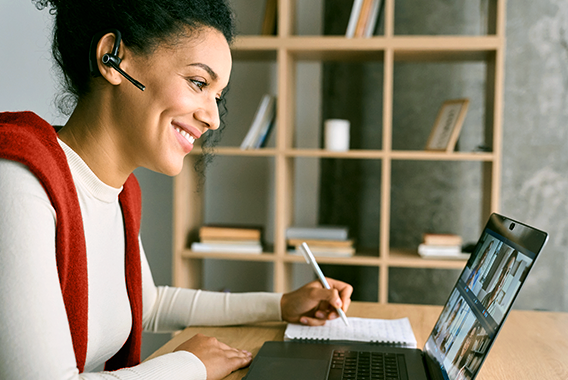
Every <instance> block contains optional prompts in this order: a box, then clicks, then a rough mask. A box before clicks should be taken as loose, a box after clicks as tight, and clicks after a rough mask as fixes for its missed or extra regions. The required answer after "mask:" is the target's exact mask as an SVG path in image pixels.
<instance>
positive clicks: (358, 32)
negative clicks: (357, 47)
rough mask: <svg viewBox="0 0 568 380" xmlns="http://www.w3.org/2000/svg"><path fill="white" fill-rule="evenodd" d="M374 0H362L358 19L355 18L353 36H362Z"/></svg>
mask: <svg viewBox="0 0 568 380" xmlns="http://www.w3.org/2000/svg"><path fill="white" fill-rule="evenodd" d="M374 2H375V0H363V5H362V6H361V12H360V14H359V19H358V20H357V26H356V27H355V37H364V35H365V30H366V27H367V23H368V22H369V18H370V17H371V10H372V8H373V3H374Z"/></svg>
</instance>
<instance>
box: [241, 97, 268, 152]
mask: <svg viewBox="0 0 568 380" xmlns="http://www.w3.org/2000/svg"><path fill="white" fill-rule="evenodd" d="M269 102H270V95H264V96H263V97H262V100H261V101H260V104H259V106H258V109H257V110H256V113H255V115H254V119H253V122H252V124H251V126H250V128H249V130H248V133H247V134H246V136H245V138H244V139H243V142H242V143H241V149H243V150H245V149H249V148H250V147H251V144H252V143H253V141H254V140H255V137H256V135H257V134H258V130H259V129H260V128H261V126H262V125H261V122H262V118H263V115H264V114H265V113H266V109H267V107H268V103H269Z"/></svg>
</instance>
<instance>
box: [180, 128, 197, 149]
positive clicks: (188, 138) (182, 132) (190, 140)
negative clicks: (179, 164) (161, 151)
mask: <svg viewBox="0 0 568 380" xmlns="http://www.w3.org/2000/svg"><path fill="white" fill-rule="evenodd" d="M176 131H178V132H179V134H180V135H182V136H183V137H185V139H186V140H187V141H189V143H190V144H191V145H193V143H194V142H195V137H193V136H192V135H190V134H189V133H187V132H186V131H184V130H183V129H181V128H179V127H176Z"/></svg>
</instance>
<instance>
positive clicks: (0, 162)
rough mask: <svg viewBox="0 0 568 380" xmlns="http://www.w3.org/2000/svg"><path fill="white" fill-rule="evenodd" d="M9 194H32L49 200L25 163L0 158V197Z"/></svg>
mask: <svg viewBox="0 0 568 380" xmlns="http://www.w3.org/2000/svg"><path fill="white" fill-rule="evenodd" d="M10 194H12V195H14V196H17V195H19V196H24V195H33V196H36V197H40V198H45V199H46V200H47V201H49V198H48V196H47V194H46V192H45V189H44V188H43V186H42V184H41V182H40V181H39V179H38V178H37V177H36V176H35V175H34V174H33V173H32V172H31V171H30V169H29V168H28V167H27V166H26V165H24V164H22V163H20V162H17V161H12V160H7V159H3V158H0V197H5V196H8V195H10Z"/></svg>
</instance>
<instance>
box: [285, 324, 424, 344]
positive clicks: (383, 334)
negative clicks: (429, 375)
mask: <svg viewBox="0 0 568 380" xmlns="http://www.w3.org/2000/svg"><path fill="white" fill-rule="evenodd" d="M347 319H348V320H349V326H345V324H344V323H343V321H342V320H341V319H340V318H337V319H334V320H331V321H327V322H326V323H325V325H324V326H304V325H297V324H292V323H290V324H288V326H287V327H286V332H285V333H284V340H350V341H357V342H379V343H387V344H397V345H403V346H405V347H416V337H415V336H414V332H413V331H412V327H411V326H410V321H409V320H408V318H401V319H370V318H353V317H350V318H347Z"/></svg>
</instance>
